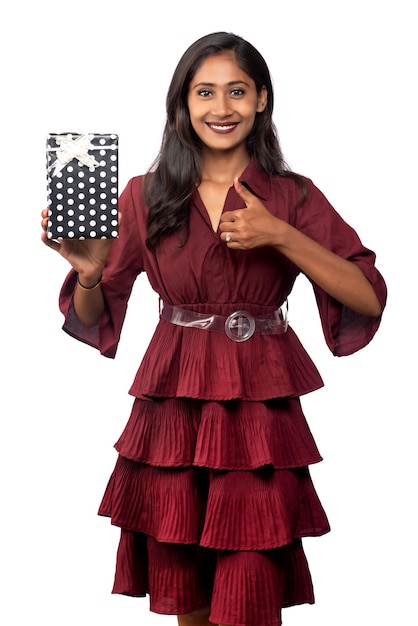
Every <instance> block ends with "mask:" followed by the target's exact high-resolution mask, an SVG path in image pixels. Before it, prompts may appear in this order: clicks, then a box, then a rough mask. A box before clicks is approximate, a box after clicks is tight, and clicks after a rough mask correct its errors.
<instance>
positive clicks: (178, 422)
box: [99, 398, 329, 626]
mask: <svg viewBox="0 0 418 626" xmlns="http://www.w3.org/2000/svg"><path fill="white" fill-rule="evenodd" d="M115 447H116V449H117V451H118V452H119V457H118V460H117V462H116V466H115V469H114V471H113V473H112V476H111V478H110V480H109V483H108V486H107V488H106V491H105V494H104V496H103V500H102V502H101V505H100V509H99V514H100V515H104V516H108V517H110V518H111V521H112V524H114V525H116V526H119V527H120V528H121V540H120V545H119V550H118V557H117V566H116V575H115V584H114V589H113V591H114V593H123V594H128V595H138V596H141V595H145V594H147V593H148V594H149V595H150V603H151V610H153V611H155V612H157V613H164V614H170V613H172V614H182V613H188V612H191V611H193V610H196V609H199V608H202V607H203V606H206V605H208V604H210V605H211V607H212V615H211V620H212V621H213V622H214V623H225V624H232V625H234V626H235V625H237V626H241V625H245V626H247V625H251V624H254V625H256V624H257V625H259V624H263V625H265V626H267V625H271V626H273V625H277V624H280V623H281V617H280V610H281V607H282V606H287V605H291V604H300V603H303V602H313V589H312V581H311V578H310V573H309V568H308V565H307V562H306V558H305V556H304V553H303V548H302V545H301V538H302V537H305V536H318V535H322V534H324V533H326V532H328V530H329V524H328V520H327V517H326V514H325V512H324V510H323V507H322V505H321V503H320V501H319V498H318V496H317V494H316V491H315V489H314V486H313V484H312V481H311V478H310V474H309V469H308V465H310V464H311V463H316V462H318V461H320V460H321V456H320V454H319V452H318V449H317V447H316V445H315V442H314V440H313V437H312V434H311V432H310V430H309V428H308V425H307V423H306V420H305V418H304V415H303V412H302V410H301V406H300V402H299V400H298V399H297V398H290V399H289V398H287V399H284V398H279V399H276V400H269V401H266V402H242V401H230V402H213V401H199V400H193V399H185V398H182V399H165V400H158V399H157V400H147V399H141V398H136V399H135V401H134V405H133V409H132V413H131V416H130V419H129V421H128V423H127V425H126V428H125V430H124V432H123V433H122V435H121V437H120V439H119V441H118V442H117V443H116V445H115Z"/></svg>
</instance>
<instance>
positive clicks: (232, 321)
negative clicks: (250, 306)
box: [225, 311, 255, 343]
mask: <svg viewBox="0 0 418 626" xmlns="http://www.w3.org/2000/svg"><path fill="white" fill-rule="evenodd" d="M254 331H255V319H254V318H253V316H252V315H250V313H247V311H235V313H231V315H228V317H227V318H226V320H225V334H226V336H227V337H229V339H232V341H236V342H237V343H241V342H243V341H247V340H248V339H250V338H251V337H252V336H253V335H254Z"/></svg>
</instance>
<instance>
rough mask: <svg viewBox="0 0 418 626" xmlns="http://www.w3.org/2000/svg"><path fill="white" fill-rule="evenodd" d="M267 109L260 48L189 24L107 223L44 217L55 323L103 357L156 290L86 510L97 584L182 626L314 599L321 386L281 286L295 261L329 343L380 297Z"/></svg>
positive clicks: (361, 323)
mask: <svg viewBox="0 0 418 626" xmlns="http://www.w3.org/2000/svg"><path fill="white" fill-rule="evenodd" d="M272 112H273V88H272V84H271V79H270V75H269V70H268V68H267V66H266V63H265V61H264V59H263V58H262V56H261V55H260V54H259V52H258V51H257V50H256V49H255V48H254V47H253V46H252V45H251V44H250V43H248V42H246V41H245V40H243V39H242V38H241V37H237V36H235V35H233V34H230V33H213V34H210V35H207V36H205V37H202V38H201V39H199V40H198V41H196V42H195V43H194V44H192V45H191V46H190V47H189V48H188V50H186V52H185V53H184V55H183V57H182V58H181V59H180V61H179V63H178V66H177V68H176V70H175V72H174V75H173V78H172V81H171V84H170V87H169V91H168V96H167V121H166V126H165V131H164V136H163V141H162V145H161V150H160V153H159V155H158V158H157V159H156V161H155V163H154V164H153V166H152V167H151V168H150V171H149V172H148V173H147V174H146V175H145V176H138V177H135V178H134V179H132V180H131V181H130V182H129V183H128V185H127V187H126V189H125V190H124V192H123V193H122V195H121V198H120V232H119V238H118V239H117V240H113V242H112V241H111V240H109V241H104V240H95V241H78V242H75V241H67V240H62V241H51V240H49V239H48V238H47V236H46V233H45V232H44V234H43V241H44V243H45V244H46V245H48V246H50V247H51V248H52V249H54V250H56V251H58V252H59V253H60V254H61V255H62V256H64V257H65V258H66V259H67V260H68V261H69V263H70V264H71V266H72V269H71V271H70V273H69V275H68V276H67V279H66V281H65V283H64V285H63V289H62V292H61V297H60V306H61V310H62V312H63V314H64V315H65V324H64V329H65V330H66V331H67V332H69V333H70V334H72V335H73V336H75V337H76V338H78V339H80V340H82V341H84V342H87V343H89V344H90V345H92V346H95V347H96V348H98V349H99V350H100V351H101V353H102V354H104V355H106V356H109V357H114V356H115V353H116V349H117V345H118V341H119V337H120V333H121V329H122V325H123V321H124V317H125V313H126V306H127V302H128V299H129V296H130V293H131V290H132V287H133V284H134V281H135V279H136V277H137V276H138V274H139V273H140V272H143V271H145V272H146V273H147V276H148V279H149V281H150V283H151V285H152V287H153V288H154V289H155V291H156V292H157V293H158V294H159V296H160V298H161V302H162V310H161V316H160V320H159V323H158V325H157V328H156V331H155V334H154V336H153V338H152V339H151V342H150V345H149V347H148V350H147V352H146V354H145V356H144V358H143V360H142V363H141V365H140V367H139V370H138V373H137V375H136V376H135V379H134V382H133V384H132V387H131V389H130V393H131V394H132V395H133V396H134V398H135V399H134V402H133V408H132V413H131V416H130V419H129V421H128V423H127V426H126V428H125V430H124V432H123V433H122V435H121V437H120V439H119V441H118V442H117V444H116V446H115V447H116V449H117V451H118V453H119V456H118V459H117V462H116V466H115V470H114V472H113V473H112V476H111V478H110V481H109V484H108V487H107V489H106V491H105V494H104V497H103V500H102V503H101V505H100V509H99V513H100V514H101V515H105V516H109V517H110V518H111V520H112V523H113V524H115V525H117V526H120V528H121V538H120V544H119V549H118V555H117V564H116V574H115V583H114V587H113V592H114V593H122V594H129V595H135V596H144V595H145V594H149V596H150V608H151V610H152V611H155V612H157V613H164V614H174V615H177V616H178V623H179V624H180V626H185V625H186V624H187V625H192V626H202V625H208V624H219V625H222V626H225V625H226V626H237V625H240V626H241V625H254V626H267V625H273V624H274V625H276V624H280V623H281V609H282V608H283V607H284V606H290V605H294V604H300V603H305V602H308V603H312V602H313V601H314V595H313V587H312V582H311V577H310V572H309V568H308V565H307V562H306V558H305V555H304V552H303V547H302V542H301V539H302V537H304V536H317V535H321V534H323V533H326V532H328V530H329V524H328V520H327V517H326V514H325V512H324V510H323V508H322V505H321V503H320V501H319V499H318V496H317V495H316V492H315V489H314V487H313V485H312V482H311V479H310V475H309V469H308V466H309V465H310V464H311V463H316V462H318V461H320V460H321V456H320V454H319V452H318V450H317V447H316V445H315V442H314V440H313V438H312V435H311V433H310V431H309V427H308V425H307V423H306V420H305V417H304V415H303V412H302V409H301V403H300V396H301V395H303V394H305V393H308V392H310V391H313V390H315V389H318V388H319V387H321V386H322V384H323V383H322V380H321V378H320V375H319V373H318V371H317V370H316V368H315V366H314V365H313V363H312V361H311V360H310V358H309V356H308V355H307V354H306V352H305V350H304V349H303V347H302V346H301V344H300V342H299V341H298V339H297V337H296V335H295V333H294V332H293V330H292V329H291V327H290V326H289V325H288V322H287V313H286V301H287V297H288V296H289V294H290V292H291V290H292V286H293V284H294V281H295V279H296V278H297V276H298V275H299V274H300V273H303V274H305V275H306V276H307V277H308V278H309V280H310V281H311V283H312V286H313V289H314V292H315V297H316V300H317V303H318V309H319V313H320V316H321V321H322V328H323V332H324V336H325V339H326V342H327V344H328V346H329V348H330V350H331V351H332V352H333V353H334V354H335V355H338V356H342V355H348V354H351V353H353V352H355V351H356V350H359V349H361V348H362V347H364V346H365V345H367V344H368V343H369V342H370V340H371V339H372V337H373V336H374V334H375V332H376V330H377V329H378V327H379V324H380V319H381V315H382V311H383V308H384V306H385V300H386V287H385V283H384V280H383V278H382V276H381V275H380V273H379V272H378V270H377V269H376V268H375V255H374V253H373V252H372V251H370V250H368V249H367V248H365V247H364V246H363V244H362V243H361V241H360V239H359V237H358V236H357V234H356V232H355V231H354V230H353V229H352V228H351V227H350V226H349V225H348V224H346V223H345V222H344V221H343V219H342V218H341V217H340V216H339V215H338V213H336V211H335V210H334V209H333V208H332V207H331V206H330V204H329V203H328V201H327V200H326V198H325V197H324V196H323V194H322V193H321V192H320V191H319V190H318V189H317V188H316V187H315V185H314V184H313V183H312V181H310V180H309V179H307V178H305V177H303V176H299V175H297V174H295V173H293V172H291V171H289V169H288V168H287V167H286V164H285V162H284V160H283V156H282V153H281V150H280V146H279V142H278V139H277V134H276V130H275V127H274V124H273V122H272ZM47 214H48V212H47V211H44V212H43V221H42V225H43V229H44V231H46V228H47V223H48V216H47Z"/></svg>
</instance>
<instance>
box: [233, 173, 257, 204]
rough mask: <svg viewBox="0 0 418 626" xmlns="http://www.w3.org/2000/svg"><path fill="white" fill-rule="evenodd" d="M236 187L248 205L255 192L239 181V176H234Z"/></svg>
mask: <svg viewBox="0 0 418 626" xmlns="http://www.w3.org/2000/svg"><path fill="white" fill-rule="evenodd" d="M234 188H235V191H236V192H237V194H238V195H239V197H240V198H242V200H244V202H245V206H248V203H249V202H250V200H251V198H252V197H253V194H252V193H251V192H250V191H248V189H247V188H246V187H244V185H242V184H241V183H240V182H239V180H238V177H236V178H234Z"/></svg>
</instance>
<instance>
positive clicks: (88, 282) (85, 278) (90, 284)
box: [77, 273, 102, 291]
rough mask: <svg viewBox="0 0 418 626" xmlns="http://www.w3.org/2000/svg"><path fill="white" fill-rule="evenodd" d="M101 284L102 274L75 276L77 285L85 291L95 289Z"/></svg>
mask: <svg viewBox="0 0 418 626" xmlns="http://www.w3.org/2000/svg"><path fill="white" fill-rule="evenodd" d="M101 282H102V274H101V273H100V274H97V273H95V274H80V273H78V274H77V284H78V285H79V286H80V287H81V288H82V289H84V290H85V291H90V290H93V289H96V287H98V286H99V285H100V283H101Z"/></svg>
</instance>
